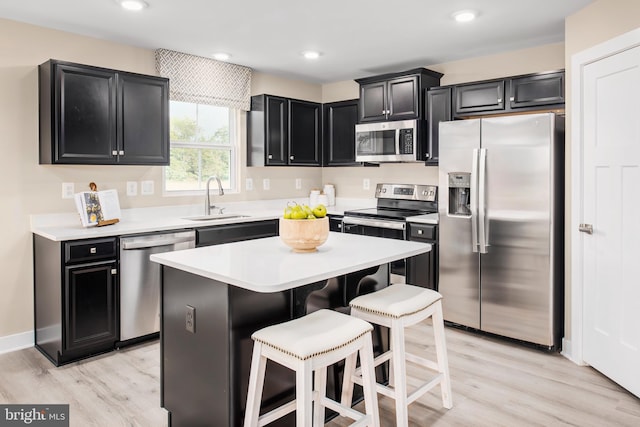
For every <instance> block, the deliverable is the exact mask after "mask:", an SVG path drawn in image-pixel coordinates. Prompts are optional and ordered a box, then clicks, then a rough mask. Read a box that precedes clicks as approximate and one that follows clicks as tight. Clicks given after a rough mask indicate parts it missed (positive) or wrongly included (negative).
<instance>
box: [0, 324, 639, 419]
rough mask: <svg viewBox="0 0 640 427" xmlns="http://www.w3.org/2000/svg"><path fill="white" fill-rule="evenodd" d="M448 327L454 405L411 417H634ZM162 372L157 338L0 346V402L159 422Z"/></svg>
mask: <svg viewBox="0 0 640 427" xmlns="http://www.w3.org/2000/svg"><path fill="white" fill-rule="evenodd" d="M446 336H447V345H448V354H449V365H450V369H451V377H452V383H453V399H454V406H453V408H452V409H450V410H445V409H443V408H442V406H441V401H440V397H439V389H437V390H434V391H432V392H431V393H429V394H427V395H425V396H423V397H421V398H420V399H418V401H416V402H415V403H413V404H412V405H411V406H410V407H409V415H410V425H411V426H412V427H425V426H480V427H482V426H491V427H494V426H509V427H513V426H580V427H589V426H593V427H603V426H630V427H631V426H634V427H637V426H640V399H638V398H636V397H634V396H633V395H631V394H630V393H628V392H626V391H625V390H623V389H622V388H620V387H619V386H617V385H616V384H614V383H613V382H611V381H610V380H608V379H607V378H605V377H604V376H602V375H600V374H599V373H598V372H596V371H595V370H593V369H591V368H588V367H580V366H577V365H575V364H573V363H572V362H570V361H569V360H567V359H565V358H564V357H562V356H560V355H558V354H548V353H544V352H541V351H539V350H533V349H529V348H525V347H522V346H519V345H515V344H512V343H509V342H505V341H503V340H497V339H494V338H490V337H486V336H479V335H476V334H472V333H469V332H465V331H461V330H458V329H453V328H447V330H446ZM421 342H423V343H424V344H422V343H421ZM432 342H433V337H432V335H431V330H430V328H426V327H414V328H411V330H410V331H409V333H408V343H407V347H408V348H409V349H411V350H412V351H423V352H425V353H430V352H431V351H432V348H433V347H432V345H431V344H432ZM409 371H410V375H412V376H415V375H417V374H419V373H420V372H419V371H417V368H412V367H411V366H410V369H409ZM159 372H160V370H159V345H158V343H157V342H154V343H151V344H143V345H138V346H135V347H132V348H129V349H124V350H119V351H116V352H113V353H109V354H107V355H104V356H98V357H94V358H91V359H88V360H85V361H81V362H77V363H73V364H70V365H67V366H63V367H60V368H55V367H53V365H52V364H51V363H50V362H49V361H48V360H47V359H45V358H44V357H43V356H42V355H41V354H40V353H39V352H38V351H37V350H35V349H33V348H30V349H26V350H21V351H17V352H13V353H8V354H4V355H0V403H45V404H46V403H69V404H70V418H71V426H72V427H90V426H98V427H102V426H105V427H112V426H141V427H164V426H166V425H167V417H166V412H165V411H164V410H163V409H162V408H160V406H159V405H160V398H159V393H160V386H159ZM412 383H413V384H415V381H412ZM380 407H381V410H380V412H381V417H382V420H381V425H382V427H392V426H394V425H395V422H394V421H393V419H394V418H393V417H394V410H393V401H391V400H390V399H387V398H386V397H382V398H380ZM346 425H348V420H344V419H335V420H333V421H332V422H331V423H329V424H328V426H331V427H339V426H346ZM212 427H224V426H212Z"/></svg>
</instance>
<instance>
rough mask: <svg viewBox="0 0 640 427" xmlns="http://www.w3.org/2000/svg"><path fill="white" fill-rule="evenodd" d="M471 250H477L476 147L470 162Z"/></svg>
mask: <svg viewBox="0 0 640 427" xmlns="http://www.w3.org/2000/svg"><path fill="white" fill-rule="evenodd" d="M470 191H471V200H470V203H471V206H470V207H471V250H472V251H473V252H475V253H477V252H478V149H477V148H474V150H473V159H472V163H471V188H470Z"/></svg>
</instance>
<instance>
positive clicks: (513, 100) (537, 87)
mask: <svg viewBox="0 0 640 427" xmlns="http://www.w3.org/2000/svg"><path fill="white" fill-rule="evenodd" d="M553 104H564V72H556V73H546V74H537V75H532V76H524V77H518V78H512V79H510V80H509V105H510V107H511V108H513V109H515V108H528V107H537V106H540V105H553Z"/></svg>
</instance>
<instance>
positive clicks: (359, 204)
mask: <svg viewBox="0 0 640 427" xmlns="http://www.w3.org/2000/svg"><path fill="white" fill-rule="evenodd" d="M291 200H294V201H296V202H297V203H300V204H302V203H307V204H308V203H309V199H308V198H298V199H274V200H257V201H248V202H230V203H216V205H217V206H220V207H224V208H225V210H224V213H225V214H227V213H228V214H237V215H247V216H246V217H244V218H225V219H215V220H206V221H192V220H189V219H185V218H187V217H191V216H197V215H203V213H204V212H203V211H204V206H203V205H181V206H159V207H152V208H135V209H123V210H122V216H121V218H120V222H118V223H117V224H113V225H107V226H104V227H87V228H84V227H82V225H81V224H80V218H79V217H78V214H77V213H76V212H73V213H61V214H41V215H31V232H32V233H34V234H38V235H40V236H42V237H45V238H47V239H49V240H53V241H66V240H78V239H90V238H96V237H110V236H124V235H129V234H139V233H150V232H155V231H167V230H182V229H193V228H198V227H207V226H213V225H223V224H237V223H242V222H252V221H261V220H268V219H276V218H280V217H281V216H282V214H283V212H284V208H285V206H286V205H287V202H289V201H291ZM371 206H375V199H340V198H338V199H336V205H335V206H328V207H327V212H328V213H329V214H334V215H342V214H343V213H344V211H345V210H349V209H358V208H366V207H371Z"/></svg>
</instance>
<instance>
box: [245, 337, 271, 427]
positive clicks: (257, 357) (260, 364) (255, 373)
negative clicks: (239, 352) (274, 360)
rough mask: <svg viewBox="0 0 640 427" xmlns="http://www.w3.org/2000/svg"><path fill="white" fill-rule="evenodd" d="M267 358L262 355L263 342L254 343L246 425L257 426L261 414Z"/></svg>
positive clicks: (246, 426) (247, 426) (248, 426)
mask: <svg viewBox="0 0 640 427" xmlns="http://www.w3.org/2000/svg"><path fill="white" fill-rule="evenodd" d="M266 365H267V358H266V357H264V356H263V355H262V344H261V343H259V342H255V341H254V343H253V356H252V357H251V371H250V372H249V390H248V392H247V407H246V408H245V414H244V427H257V426H258V416H259V415H260V402H261V400H262V388H263V386H264V372H265V368H266Z"/></svg>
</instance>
